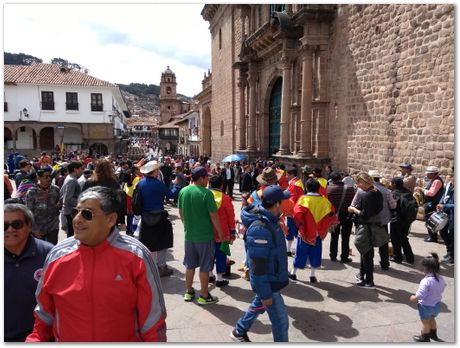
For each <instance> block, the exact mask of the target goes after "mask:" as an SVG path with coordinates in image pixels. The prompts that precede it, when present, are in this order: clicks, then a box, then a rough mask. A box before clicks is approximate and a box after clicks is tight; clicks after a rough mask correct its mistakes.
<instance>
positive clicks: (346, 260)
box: [340, 258, 353, 263]
mask: <svg viewBox="0 0 460 348" xmlns="http://www.w3.org/2000/svg"><path fill="white" fill-rule="evenodd" d="M352 261H353V260H352V259H350V258H348V259H342V260H340V262H341V263H350V262H352Z"/></svg>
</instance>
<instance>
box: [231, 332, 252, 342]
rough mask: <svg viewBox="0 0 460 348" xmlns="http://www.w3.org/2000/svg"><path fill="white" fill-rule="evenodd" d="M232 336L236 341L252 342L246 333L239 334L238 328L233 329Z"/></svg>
mask: <svg viewBox="0 0 460 348" xmlns="http://www.w3.org/2000/svg"><path fill="white" fill-rule="evenodd" d="M230 337H231V338H232V340H234V341H235V342H251V340H250V339H249V337H248V335H247V334H246V333H244V334H239V333H238V331H236V329H233V331H232V332H231V333H230Z"/></svg>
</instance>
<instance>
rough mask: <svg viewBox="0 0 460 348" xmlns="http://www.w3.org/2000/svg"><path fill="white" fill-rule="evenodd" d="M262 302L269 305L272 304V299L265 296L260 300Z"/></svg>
mask: <svg viewBox="0 0 460 348" xmlns="http://www.w3.org/2000/svg"><path fill="white" fill-rule="evenodd" d="M262 304H263V305H264V306H266V307H268V306H271V305H272V304H273V300H272V299H271V298H267V299H266V300H262Z"/></svg>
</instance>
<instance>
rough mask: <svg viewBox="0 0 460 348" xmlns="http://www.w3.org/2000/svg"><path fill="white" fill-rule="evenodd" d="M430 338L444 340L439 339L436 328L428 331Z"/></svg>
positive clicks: (438, 340)
mask: <svg viewBox="0 0 460 348" xmlns="http://www.w3.org/2000/svg"><path fill="white" fill-rule="evenodd" d="M430 338H431V339H432V340H433V341H437V342H444V341H443V340H442V339H440V338H439V337H438V330H436V329H434V330H431V331H430Z"/></svg>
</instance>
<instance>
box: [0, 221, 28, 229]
mask: <svg viewBox="0 0 460 348" xmlns="http://www.w3.org/2000/svg"><path fill="white" fill-rule="evenodd" d="M24 224H25V221H23V220H14V221H12V222H5V223H4V226H5V229H4V231H6V230H8V228H10V226H11V227H13V229H14V230H19V229H21V228H23V227H24Z"/></svg>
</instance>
